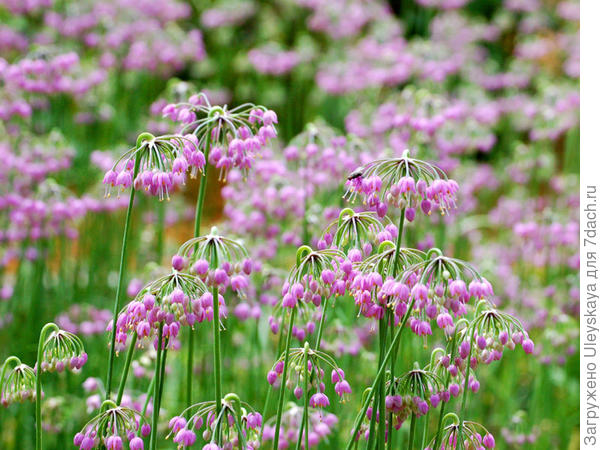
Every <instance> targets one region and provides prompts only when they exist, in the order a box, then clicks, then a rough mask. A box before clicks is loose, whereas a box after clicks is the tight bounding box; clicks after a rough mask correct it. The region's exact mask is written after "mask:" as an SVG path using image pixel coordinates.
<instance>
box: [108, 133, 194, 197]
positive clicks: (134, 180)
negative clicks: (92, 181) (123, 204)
mask: <svg viewBox="0 0 600 450" xmlns="http://www.w3.org/2000/svg"><path fill="white" fill-rule="evenodd" d="M205 164H206V161H205V160H204V156H203V154H202V152H201V151H199V150H198V147H197V139H196V137H195V136H181V135H165V136H154V135H152V134H150V133H142V134H140V135H139V137H138V139H137V143H136V146H135V147H133V148H131V149H129V150H128V151H126V152H125V153H124V154H123V155H122V156H121V157H120V158H119V159H118V160H117V161H116V162H115V164H114V165H113V167H112V168H111V169H110V170H109V171H108V172H106V174H105V175H104V179H103V181H102V182H103V183H104V184H105V185H107V190H106V195H107V196H108V195H110V188H111V187H118V188H119V189H120V190H124V189H127V188H129V187H130V186H132V185H133V188H134V189H137V190H140V191H147V192H148V193H150V194H151V195H154V196H157V197H159V199H160V200H163V199H165V198H166V199H167V200H168V199H169V193H170V192H171V191H173V189H175V187H176V186H178V185H182V184H185V177H186V174H187V172H188V170H189V171H191V174H192V176H195V174H196V173H197V172H198V171H203V170H204V165H205Z"/></svg>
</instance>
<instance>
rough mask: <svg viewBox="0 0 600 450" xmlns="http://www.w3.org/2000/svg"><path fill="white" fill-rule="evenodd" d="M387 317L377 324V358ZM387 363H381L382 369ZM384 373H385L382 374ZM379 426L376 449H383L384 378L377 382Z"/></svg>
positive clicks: (381, 356)
mask: <svg viewBox="0 0 600 450" xmlns="http://www.w3.org/2000/svg"><path fill="white" fill-rule="evenodd" d="M387 324H388V315H387V314H385V315H384V317H383V318H382V319H381V321H380V323H379V327H380V328H379V358H380V359H383V355H384V354H385V338H386V336H387ZM386 364H387V361H381V365H382V366H383V367H384V369H385V366H386ZM384 373H385V372H384ZM378 400H379V408H378V409H379V425H378V427H377V448H380V449H383V448H385V376H384V377H383V378H382V379H381V380H379V398H378Z"/></svg>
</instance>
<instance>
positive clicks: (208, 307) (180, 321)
mask: <svg viewBox="0 0 600 450" xmlns="http://www.w3.org/2000/svg"><path fill="white" fill-rule="evenodd" d="M206 293H207V288H206V286H205V285H204V283H203V282H202V281H200V280H199V279H198V278H197V277H194V276H193V275H190V274H188V273H185V272H179V271H178V270H173V272H172V273H170V274H168V275H165V276H162V277H160V278H158V279H156V280H154V281H152V282H150V283H148V284H147V285H146V286H144V287H143V288H142V289H141V290H140V291H139V292H138V294H137V295H136V297H135V298H134V299H133V300H132V301H131V302H130V303H129V304H128V305H127V306H125V308H123V310H122V311H121V313H120V314H119V316H118V318H117V342H118V343H119V344H121V345H125V342H126V340H127V333H128V332H129V331H132V332H134V333H137V337H138V338H140V339H143V338H148V337H156V338H157V339H158V336H156V334H157V332H158V330H159V328H160V325H161V324H163V331H162V333H163V338H167V337H177V335H178V334H179V329H180V328H181V327H182V326H190V327H193V326H194V324H195V323H196V322H198V323H200V322H203V321H204V320H208V321H210V320H212V319H213V311H212V297H211V302H210V304H207V303H206V301H205V299H204V297H203V296H204V295H205V294H206ZM209 295H210V294H209ZM107 329H108V330H111V329H112V323H110V324H109V325H108V328H107ZM170 342H173V340H170Z"/></svg>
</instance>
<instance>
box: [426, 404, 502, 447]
mask: <svg viewBox="0 0 600 450" xmlns="http://www.w3.org/2000/svg"><path fill="white" fill-rule="evenodd" d="M449 420H451V421H452V422H451V423H450V424H449V425H446V423H447V422H448V421H449ZM442 423H443V429H442V438H441V447H440V448H441V449H442V450H458V449H484V448H486V449H490V448H494V447H496V441H495V439H494V436H493V435H492V434H491V433H490V432H489V431H488V430H487V429H486V428H485V427H484V426H483V425H481V424H478V423H476V422H470V421H467V420H465V421H463V422H462V430H461V421H460V419H459V418H458V416H457V415H456V414H454V413H448V414H446V415H445V416H444V418H443V421H442ZM461 436H462V442H459V441H460V440H461ZM434 443H435V438H433V439H432V440H431V442H430V443H429V445H428V446H427V447H425V449H424V450H432V448H433V446H434ZM438 445H439V444H438Z"/></svg>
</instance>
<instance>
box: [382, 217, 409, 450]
mask: <svg viewBox="0 0 600 450" xmlns="http://www.w3.org/2000/svg"><path fill="white" fill-rule="evenodd" d="M405 213H406V209H405V208H402V210H401V211H400V220H399V221H398V236H397V237H396V252H395V254H394V267H393V271H392V274H393V276H394V278H395V277H396V276H397V274H398V261H399V256H400V252H399V249H400V248H401V245H402V235H403V233H404V218H405ZM392 320H394V319H393V317H392ZM393 323H394V322H392V324H393ZM399 348H400V346H397V347H396V348H395V349H394V353H393V356H392V362H391V363H390V373H391V380H392V383H393V382H394V378H395V377H396V360H397V359H398V350H399ZM392 422H393V417H392V414H391V413H390V415H389V419H388V442H387V448H388V450H391V449H393V448H394V432H395V431H396V430H395V428H394V427H393V424H392Z"/></svg>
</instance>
